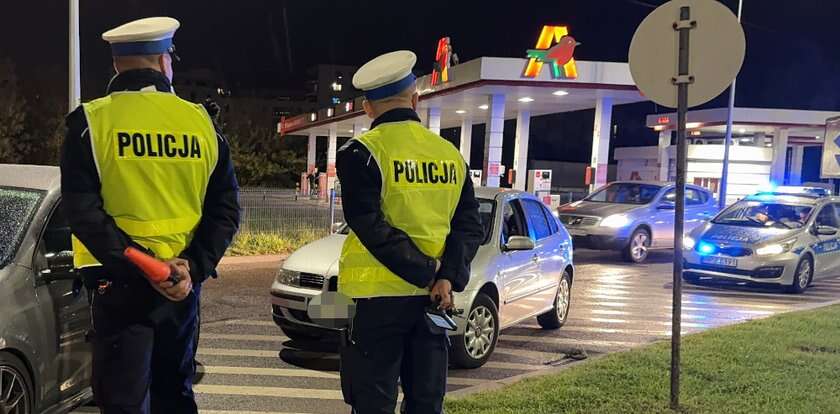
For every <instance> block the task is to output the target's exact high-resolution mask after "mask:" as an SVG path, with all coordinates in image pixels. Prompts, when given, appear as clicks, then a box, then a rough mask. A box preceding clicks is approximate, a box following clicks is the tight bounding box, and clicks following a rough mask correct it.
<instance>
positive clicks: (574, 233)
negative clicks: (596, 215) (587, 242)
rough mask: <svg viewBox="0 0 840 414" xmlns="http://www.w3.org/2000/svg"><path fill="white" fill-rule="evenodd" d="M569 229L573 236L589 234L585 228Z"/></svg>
mask: <svg viewBox="0 0 840 414" xmlns="http://www.w3.org/2000/svg"><path fill="white" fill-rule="evenodd" d="M567 230H568V231H569V234H570V235H572V236H588V234H587V233H586V232H585V231H583V230H577V229H567Z"/></svg>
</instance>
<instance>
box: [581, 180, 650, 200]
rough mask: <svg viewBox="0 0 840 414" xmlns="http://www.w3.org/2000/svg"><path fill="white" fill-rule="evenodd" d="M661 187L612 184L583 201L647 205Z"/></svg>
mask: <svg viewBox="0 0 840 414" xmlns="http://www.w3.org/2000/svg"><path fill="white" fill-rule="evenodd" d="M661 189H662V187H661V186H658V185H652V184H636V183H613V184H610V185H608V186H606V187H604V188H602V189H600V190H598V191H596V192H594V193H592V194H590V195H589V196H588V197H586V198H584V200H585V201H594V202H598V203H615V204H647V203H650V202H651V201H653V198H654V197H656V194H657V193H659V190H661Z"/></svg>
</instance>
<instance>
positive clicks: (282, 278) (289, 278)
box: [275, 269, 300, 285]
mask: <svg viewBox="0 0 840 414" xmlns="http://www.w3.org/2000/svg"><path fill="white" fill-rule="evenodd" d="M275 280H276V281H277V283H282V284H284V285H299V284H300V272H295V271H292V270H286V269H280V271H279V272H277V277H276V278H275Z"/></svg>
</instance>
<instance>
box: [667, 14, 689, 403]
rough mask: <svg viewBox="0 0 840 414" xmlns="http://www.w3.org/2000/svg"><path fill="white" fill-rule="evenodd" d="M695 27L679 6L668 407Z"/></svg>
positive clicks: (675, 381)
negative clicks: (690, 50)
mask: <svg viewBox="0 0 840 414" xmlns="http://www.w3.org/2000/svg"><path fill="white" fill-rule="evenodd" d="M693 27H694V22H691V8H690V7H688V6H683V7H680V21H679V22H677V23H675V24H674V29H675V30H678V31H679V36H680V41H679V73H678V76H677V77H676V78H675V79H674V83H675V84H676V85H677V188H676V200H675V201H676V205H675V208H674V275H673V276H674V289H673V301H672V305H673V309H672V311H671V318H672V319H671V408H672V409H677V408H679V405H680V335H681V333H682V327H681V321H682V317H681V316H682V315H681V313H682V270H683V263H682V262H683V251H682V238H683V225H684V221H685V170H686V142H685V118H686V112H688V85H689V84H690V83H691V82H692V77H691V76H690V75H689V61H688V60H689V54H688V48H689V34H690V31H691V29H692V28H693Z"/></svg>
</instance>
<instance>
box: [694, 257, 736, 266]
mask: <svg viewBox="0 0 840 414" xmlns="http://www.w3.org/2000/svg"><path fill="white" fill-rule="evenodd" d="M702 262H703V264H709V265H716V266H726V267H738V260H736V259H733V258H731V257H717V256H707V257H704V258H703V260H702Z"/></svg>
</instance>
